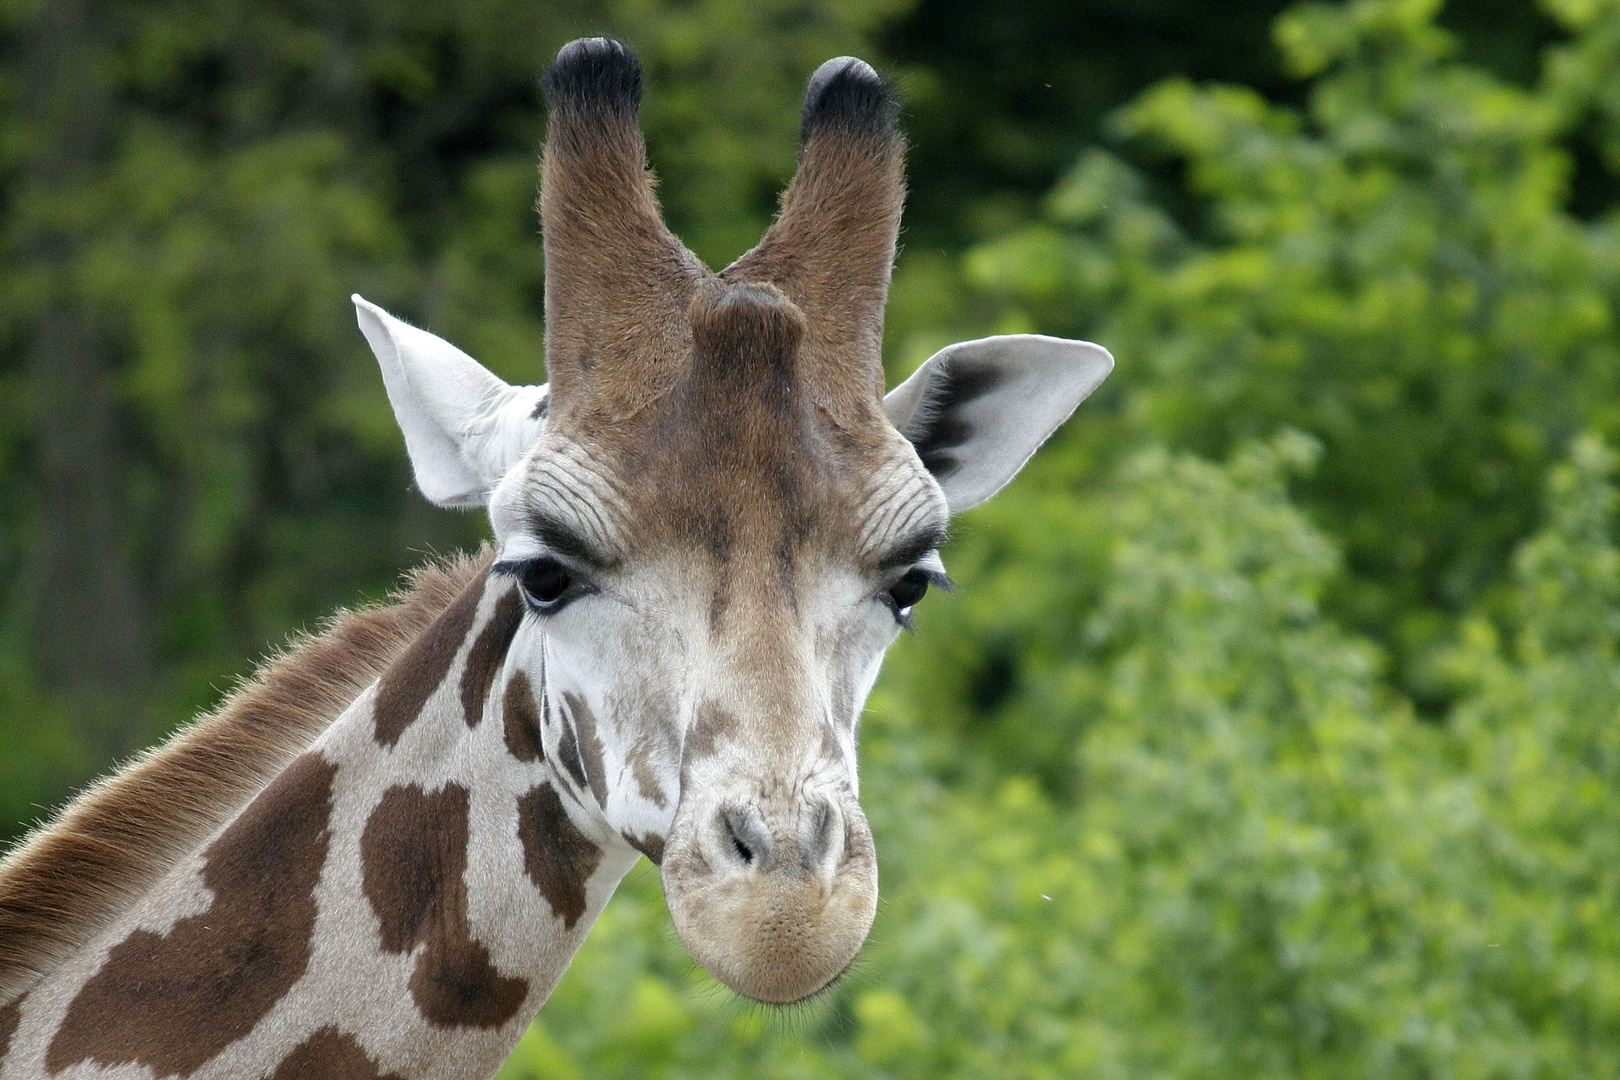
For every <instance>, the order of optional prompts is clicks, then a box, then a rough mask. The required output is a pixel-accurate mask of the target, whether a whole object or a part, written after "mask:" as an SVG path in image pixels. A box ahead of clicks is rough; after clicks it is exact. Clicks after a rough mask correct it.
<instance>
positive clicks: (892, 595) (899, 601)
mask: <svg viewBox="0 0 1620 1080" xmlns="http://www.w3.org/2000/svg"><path fill="white" fill-rule="evenodd" d="M927 592H928V572H927V571H926V570H923V569H921V568H920V567H913V568H912V569H910V570H907V571H906V574H905V576H904V577H902V578H901V579H900V580H899V581H897V582H895V583H894V584H893V585H890V586H889V591H888V593H887V596H888V598H889V599H890V600H891V601H892V602H893V603H894V609H895V611H897V612H900V611H904V610H906V609H907V608H909V607H911V606H912V605H913V604H915V603H916V602H917V601H919V600H921V599H922V598H923V596H925V595H926V594H927Z"/></svg>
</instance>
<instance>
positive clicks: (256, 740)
mask: <svg viewBox="0 0 1620 1080" xmlns="http://www.w3.org/2000/svg"><path fill="white" fill-rule="evenodd" d="M489 562H490V554H489V553H488V552H487V551H486V552H484V553H482V554H481V555H479V556H476V557H472V556H458V557H455V558H452V559H449V560H446V561H445V562H443V563H440V564H434V565H429V566H425V567H422V568H420V569H418V570H416V571H415V572H414V573H413V574H412V576H411V580H410V582H409V584H408V585H407V587H406V588H404V589H403V590H401V591H400V592H399V593H397V594H396V595H394V596H392V597H390V601H391V602H389V603H387V604H383V605H377V606H374V607H368V608H362V609H360V610H357V611H346V612H341V613H339V614H338V615H336V616H334V617H333V618H332V619H330V620H329V621H328V622H327V624H326V625H325V626H324V627H323V628H322V629H321V631H320V632H318V633H316V634H313V635H310V636H307V637H305V638H303V639H302V640H300V641H296V642H294V643H293V644H292V645H290V646H289V647H288V648H287V649H285V650H284V651H282V652H281V653H280V654H279V655H277V656H275V657H273V658H271V659H270V660H267V661H266V662H265V663H264V664H262V665H260V667H259V669H258V671H257V672H256V673H255V674H254V676H253V677H252V678H251V679H250V680H249V681H247V682H246V683H244V684H243V685H242V686H241V687H239V688H238V689H237V690H236V691H235V692H234V693H232V694H231V695H230V697H228V698H227V699H226V700H225V702H224V703H223V704H222V705H220V707H219V708H218V709H216V710H214V711H213V712H212V713H209V714H207V715H206V716H204V717H202V718H201V719H200V720H198V721H197V722H196V723H194V724H192V725H190V726H188V727H186V728H183V729H182V730H180V731H179V732H177V733H176V734H175V735H174V736H173V737H172V738H170V739H169V740H168V741H167V742H166V743H164V744H163V745H161V746H159V747H156V748H154V749H152V750H149V751H147V752H146V753H144V754H142V755H141V756H140V757H139V758H137V759H136V760H135V761H134V762H133V763H131V764H130V765H129V766H127V767H125V768H123V769H121V770H119V771H118V772H117V773H115V774H113V775H112V776H110V777H108V778H106V779H104V780H101V781H100V782H98V783H97V784H95V785H94V786H92V787H91V788H89V789H88V790H86V791H85V792H84V793H83V794H81V795H80V796H79V797H78V798H76V799H74V800H73V801H72V802H71V803H69V804H68V805H67V806H66V807H64V808H63V809H62V810H61V811H59V812H58V813H57V814H56V815H55V817H54V818H53V819H52V820H51V821H50V822H48V823H47V824H45V825H43V826H41V827H39V828H38V829H35V830H34V831H33V832H32V833H31V834H29V835H28V836H27V837H26V838H24V839H23V840H22V841H21V842H20V843H19V844H18V845H17V847H16V848H14V849H13V850H12V851H11V852H10V854H8V855H7V856H6V857H5V859H4V860H0V1004H3V1003H6V1002H10V1001H12V1000H14V999H15V998H17V997H18V996H19V995H21V994H22V993H23V992H24V991H25V990H27V989H28V987H29V986H30V985H32V984H33V983H34V982H35V981H36V980H37V979H38V978H39V977H40V976H41V975H43V974H45V973H46V972H48V971H50V970H52V969H53V968H55V967H56V966H57V965H59V964H61V963H62V962H63V961H65V960H66V959H67V958H68V957H69V956H70V955H72V953H73V952H74V951H75V950H77V949H79V948H81V947H82V946H83V945H84V944H85V943H86V942H88V941H89V940H90V939H91V938H92V937H94V936H95V934H96V933H97V932H98V931H99V930H100V929H101V928H102V927H104V926H106V925H107V923H108V922H109V921H111V920H112V919H113V918H115V917H116V916H117V915H118V914H119V913H120V912H122V911H123V910H125V909H126V908H127V907H128V906H129V904H130V903H131V902H133V901H134V899H135V898H136V897H138V896H140V895H141V894H142V893H143V892H145V891H146V890H148V889H150V888H151V887H152V886H153V885H154V884H156V882H157V881H158V879H159V878H160V877H162V875H163V874H164V873H166V872H167V871H168V869H169V868H170V867H172V866H173V865H174V864H175V863H176V862H178V861H179V860H180V859H182V858H184V857H185V856H186V855H188V854H189V853H191V852H192V851H194V850H195V849H196V848H197V846H198V845H199V844H201V843H202V842H203V841H204V840H205V839H206V838H207V837H208V836H209V835H211V834H212V833H213V832H214V831H215V830H216V829H218V828H219V827H220V826H221V825H223V824H224V823H225V822H226V821H227V820H229V819H230V818H231V817H232V816H234V815H235V814H236V813H237V812H238V811H239V810H240V809H241V808H242V807H243V806H245V805H246V804H247V803H248V801H249V800H250V799H251V798H252V797H253V796H254V795H255V794H256V793H258V791H259V790H260V789H262V788H263V787H264V785H265V784H267V783H269V782H270V780H271V779H272V778H273V777H274V776H275V775H276V774H277V773H279V772H280V771H281V770H282V769H283V768H285V767H286V766H287V764H288V763H289V762H290V761H292V759H293V758H294V757H296V756H297V755H298V754H299V753H301V752H302V751H303V750H304V749H305V748H306V747H307V746H308V745H309V744H310V743H311V742H313V741H314V740H315V739H316V738H317V737H318V736H319V735H320V734H321V732H323V731H325V730H326V728H327V727H328V726H330V725H331V723H332V721H333V720H335V719H337V717H338V716H339V715H340V714H341V713H342V712H343V710H344V709H345V708H347V707H348V706H349V704H350V703H351V702H353V701H354V699H355V698H356V697H358V696H359V694H360V692H361V691H363V690H364V689H365V688H366V687H367V686H369V685H371V683H372V682H373V681H374V680H375V679H376V678H377V677H378V676H379V675H381V674H382V672H383V670H384V669H385V668H386V667H387V666H388V665H389V663H390V662H392V661H393V660H394V658H395V657H397V656H399V654H400V653H401V652H403V651H404V649H405V647H406V646H407V645H408V644H410V642H411V641H412V640H413V639H415V638H416V637H417V636H418V635H419V634H420V633H421V632H422V631H423V630H425V629H426V628H427V626H428V624H429V623H431V622H432V621H433V620H434V619H435V618H436V617H437V616H438V615H439V613H440V612H442V611H443V610H444V609H445V608H446V607H448V606H449V605H450V602H451V601H452V600H454V599H455V598H456V596H457V595H458V594H459V593H460V592H461V591H462V589H463V588H465V587H466V585H467V584H468V583H469V582H471V581H472V579H473V578H474V577H476V576H477V575H478V574H481V573H483V572H484V571H485V570H486V568H487V567H488V565H489Z"/></svg>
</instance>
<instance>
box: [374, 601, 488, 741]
mask: <svg viewBox="0 0 1620 1080" xmlns="http://www.w3.org/2000/svg"><path fill="white" fill-rule="evenodd" d="M483 596H484V578H483V577H479V578H477V579H476V580H474V581H472V582H470V583H469V584H468V585H467V587H466V588H465V589H463V590H462V591H461V595H460V596H458V597H456V602H455V603H453V604H451V605H450V606H449V607H448V608H446V609H445V610H444V612H443V614H441V615H440V616H439V617H438V618H437V619H434V620H433V625H431V626H429V627H428V628H427V631H426V632H425V633H424V634H422V635H421V636H420V637H418V638H417V639H416V640H415V641H413V642H411V647H410V648H409V649H406V650H405V654H404V655H403V656H401V657H400V658H399V659H398V660H396V661H394V663H392V664H391V665H389V667H388V670H387V671H385V672H383V677H382V679H381V680H380V681H379V682H378V684H377V702H376V705H375V706H373V710H372V712H373V716H374V717H375V720H376V730H377V743H378V745H380V746H385V747H392V746H393V745H394V744H395V743H397V742H399V737H400V736H401V735H403V734H405V729H406V728H408V727H410V726H411V724H413V723H415V722H416V718H417V717H418V716H419V715H421V712H422V706H424V705H426V704H427V699H428V698H429V697H431V696H432V694H433V691H435V690H437V689H438V688H439V686H440V685H441V684H442V683H443V682H444V678H445V676H446V675H448V674H450V665H451V664H452V663H453V662H454V661H455V658H456V652H457V650H459V649H460V648H461V643H462V642H463V641H465V640H467V634H468V632H469V631H471V630H472V625H473V618H474V617H475V616H476V615H477V614H478V601H479V600H481V599H483Z"/></svg>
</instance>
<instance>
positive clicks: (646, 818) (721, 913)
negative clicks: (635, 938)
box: [356, 38, 1112, 1002]
mask: <svg viewBox="0 0 1620 1080" xmlns="http://www.w3.org/2000/svg"><path fill="white" fill-rule="evenodd" d="M545 90H546V96H547V100H548V104H549V107H550V130H549V135H548V141H547V145H546V150H545V156H544V166H543V175H542V185H541V216H542V222H543V226H544V234H545V255H546V362H547V367H548V370H549V373H550V379H551V381H550V383H549V384H548V385H547V386H541V387H512V386H508V385H506V384H504V383H502V382H501V381H499V380H498V379H496V378H495V377H494V376H493V375H491V374H490V373H489V372H487V371H486V370H484V369H483V368H482V367H480V366H479V365H478V364H477V363H476V362H474V361H473V360H472V359H471V358H469V357H468V356H466V355H465V354H463V353H461V352H460V351H459V350H457V349H455V348H454V347H453V346H451V345H449V344H447V343H446V342H444V341H442V340H440V339H438V338H436V337H434V336H433V335H431V334H428V333H426V332H425V331H422V330H418V329H415V328H413V327H410V326H407V325H405V324H404V323H402V322H400V321H398V320H396V319H394V318H392V317H391V316H389V315H388V314H387V313H385V312H383V311H382V310H381V309H379V308H376V307H374V306H372V305H370V304H368V303H366V302H365V301H363V300H360V299H359V298H358V297H357V298H356V304H357V306H358V308H359V312H360V322H361V326H362V329H363V330H364V331H365V333H366V336H367V338H368V339H369V341H370V342H371V345H372V347H373V349H374V350H375V351H376V353H377V356H378V358H379V360H380V362H381V364H382V368H383V374H384V377H385V382H386V384H387V387H388V394H389V398H390V400H391V401H392V403H393V406H394V409H395V413H396V415H397V417H398V419H399V422H400V425H401V427H402V428H403V430H404V434H405V439H406V444H407V447H408V449H409V451H410V455H411V460H412V463H413V466H414V468H415V472H416V478H417V482H418V485H419V486H420V487H421V489H422V491H423V492H424V493H425V494H426V495H427V496H428V497H429V498H430V499H432V500H433V501H434V502H437V503H439V504H440V505H445V506H467V507H472V506H482V507H485V508H487V510H488V512H489V515H490V520H491V523H492V525H493V528H494V531H495V535H496V539H497V542H498V544H499V547H500V559H499V562H498V563H497V564H496V567H495V570H494V571H493V572H494V573H497V574H502V575H507V576H509V577H510V578H511V579H513V580H514V581H515V582H516V584H517V586H518V587H519V588H520V589H521V591H522V595H523V597H524V600H525V602H526V604H527V608H528V614H527V616H526V617H525V619H524V622H523V624H522V627H521V628H520V630H519V631H518V633H517V636H516V637H515V638H514V640H513V643H512V646H511V650H510V653H509V654H508V658H507V661H506V665H505V668H504V670H503V672H502V674H501V676H500V679H501V680H502V685H500V686H498V687H497V688H496V693H494V694H492V695H491V697H492V700H494V701H496V702H499V703H500V705H501V707H502V708H503V709H504V711H505V721H504V722H505V723H506V725H507V727H508V730H509V731H510V730H519V731H520V732H521V729H522V728H523V726H524V725H525V724H527V725H529V726H531V727H533V728H536V729H538V739H537V740H531V745H534V746H535V750H534V751H533V752H534V753H536V754H538V753H543V754H544V755H545V757H546V758H547V760H548V761H549V762H550V763H551V765H552V767H553V769H554V771H555V773H556V775H557V777H558V780H559V782H560V785H561V787H562V789H563V791H564V793H565V795H566V796H567V798H568V801H569V802H570V803H571V813H572V814H573V816H574V817H575V818H576V819H578V820H582V821H584V822H585V824H586V825H588V826H590V827H592V828H594V830H595V832H596V834H597V835H600V836H610V837H613V838H614V842H617V838H620V837H622V838H623V841H624V842H626V843H629V844H631V845H633V846H634V847H637V848H639V849H640V850H641V851H643V852H645V853H646V854H647V855H648V856H649V857H650V858H652V859H653V860H654V861H655V862H658V863H659V864H660V866H661V868H662V875H663V883H664V889H665V895H666V897H667V899H668V903H669V908H670V913H671V915H672V917H673V919H674V923H675V927H676V930H677V932H678V933H679V934H680V936H681V938H682V940H683V941H684V942H685V944H686V945H687V947H688V948H689V949H690V950H691V952H692V954H693V956H694V957H695V958H696V959H697V960H698V961H699V962H700V963H702V964H703V965H704V966H705V967H706V968H708V969H709V971H711V972H712V973H713V974H714V975H716V976H717V977H719V978H720V979H721V980H722V981H724V982H725V983H727V984H728V985H729V986H731V987H732V988H733V989H734V990H736V991H737V992H739V993H741V994H744V995H747V996H749V997H752V998H755V999H758V1000H762V1001H768V1002H788V1001H793V1000H796V999H799V998H802V997H805V996H806V995H808V994H811V993H814V992H815V991H817V990H819V989H821V988H822V987H824V986H826V985H827V984H828V983H829V982H830V981H832V980H833V979H835V978H836V977H837V976H838V975H840V974H841V973H842V972H843V971H844V970H846V969H847V968H848V967H849V965H850V964H851V963H852V962H853V960H854V958H855V956H856V954H857V953H858V951H859V949H860V947H861V944H862V942H863V941H864V940H865V937H866V933H867V930H868V929H869V927H870V925H871V922H872V916H873V913H874V911H875V907H876V901H877V864H876V860H875V858H874V853H873V845H872V836H871V832H870V830H869V829H868V827H867V823H866V819H865V817H864V816H863V815H862V813H861V809H860V805H859V803H858V801H857V798H856V796H857V773H856V762H855V748H856V736H857V731H858V728H859V720H860V711H861V708H862V704H863V703H864V701H865V699H866V696H867V693H868V691H869V690H870V689H871V686H872V683H873V680H874V679H875V678H876V677H877V672H878V666H879V664H880V663H881V661H882V657H883V654H884V651H885V650H886V649H887V648H888V646H889V645H890V644H891V643H892V642H893V641H894V639H895V637H896V635H897V633H898V632H899V630H900V629H901V628H902V627H906V626H909V625H910V622H911V615H912V608H913V606H914V605H915V604H916V603H917V602H918V601H919V600H920V599H921V598H922V596H923V594H924V593H925V592H926V591H927V589H928V588H929V587H930V586H931V585H944V584H946V583H947V578H946V577H945V568H944V566H943V564H942V563H941V561H940V556H939V550H938V549H939V546H940V544H941V542H942V541H943V539H944V537H945V532H946V526H947V523H948V521H949V518H950V515H951V514H953V513H955V512H958V511H961V510H964V509H966V508H968V507H970V506H973V505H975V504H977V503H979V502H981V501H982V500H984V499H985V498H988V497H989V496H990V495H991V494H993V493H994V492H995V491H996V490H997V489H998V488H1000V487H1001V486H1002V485H1003V484H1004V483H1006V482H1007V480H1009V479H1010V478H1011V477H1012V475H1013V474H1014V473H1016V472H1017V471H1018V469H1019V468H1020V467H1021V466H1022V465H1023V463H1024V462H1025V461H1026V460H1027V459H1028V458H1029V456H1030V455H1031V454H1032V453H1033V452H1034V450H1035V448H1036V447H1037V446H1038V445H1039V444H1040V443H1041V442H1042V441H1043V440H1044V439H1045V438H1046V437H1047V436H1048V435H1050V434H1051V432H1052V431H1053V430H1054V429H1055V428H1056V427H1057V426H1058V425H1059V424H1061V423H1062V422H1063V421H1064V419H1066V418H1067V417H1068V415H1069V414H1070V413H1071V412H1072V411H1073V410H1074V408H1075V407H1076V406H1077V405H1078V404H1079V403H1080V401H1081V400H1082V399H1084V398H1085V396H1086V395H1087V394H1088V393H1090V392H1091V390H1092V389H1093V388H1095V387H1096V385H1097V384H1098V383H1100V382H1101V381H1102V379H1103V378H1104V376H1105V375H1107V373H1108V371H1109V370H1110V369H1111V367H1112V360H1111V359H1110V357H1109V356H1108V354H1107V353H1106V352H1105V351H1104V350H1102V349H1100V348H1098V347H1097V346H1094V345H1088V344H1085V343H1081V342H1069V341H1060V340H1057V339H1053V338H1045V337H1039V336H1034V335H1024V336H1016V337H1004V338H989V339H985V340H982V341H975V342H967V343H964V344H961V345H955V346H952V347H950V348H948V349H946V350H944V351H943V352H941V353H939V354H937V355H936V356H934V357H933V358H931V359H930V360H928V361H927V362H926V363H925V364H924V365H923V366H922V367H921V368H920V369H919V370H918V371H917V373H916V374H915V375H913V376H912V377H911V378H910V379H908V380H907V381H906V382H905V383H904V384H902V385H901V386H899V387H898V388H896V389H895V390H894V391H892V392H891V393H889V394H888V395H887V396H886V397H885V396H884V393H883V375H882V367H881V364H880V357H879V348H880V343H881V337H882V320H883V302H884V297H885V293H886V291H887V288H888V282H889V272H890V266H891V264H892V262H893V259H894V253H895V239H896V234H897V231H898V227H899V219H900V206H901V201H902V195H903V182H902V176H901V167H902V152H903V140H902V139H901V136H900V134H899V132H898V129H897V124H896V113H897V106H896V103H895V100H894V98H893V97H892V95H891V93H890V91H889V89H888V88H887V86H886V85H885V84H884V82H883V81H882V80H881V79H880V78H879V77H878V76H877V74H876V73H875V72H874V71H873V70H872V69H871V68H870V67H868V66H867V65H866V64H864V63H862V62H861V61H859V60H854V59H850V58H842V59H838V60H832V61H829V62H828V63H826V64H824V65H822V67H821V68H820V70H818V71H817V72H816V73H815V75H814V76H813V77H812V78H811V80H810V84H809V88H808V90H807V92H806V96H805V104H804V114H803V125H802V129H801V134H800V142H801V146H800V156H799V167H798V172H797V175H796V176H795V178H794V180H793V183H792V185H791V186H790V187H789V189H788V191H787V194H786V195H785V196H784V198H783V202H782V209H781V213H780V215H779V217H778V219H777V221H776V223H775V224H774V225H773V226H772V227H771V229H770V231H769V232H768V233H767V234H766V236H765V238H764V239H763V240H762V241H761V243H760V244H759V246H757V247H756V248H754V249H753V250H752V251H750V252H749V253H748V254H746V255H744V256H743V257H742V258H741V259H739V260H738V261H737V262H736V263H734V264H733V265H732V266H730V267H729V268H727V269H726V270H724V271H722V272H721V273H719V274H714V273H711V272H710V271H709V270H707V269H706V268H705V267H704V266H703V265H702V264H701V263H700V262H699V261H698V260H697V259H696V258H694V257H693V256H692V255H691V253H690V252H688V251H687V250H686V248H685V247H683V246H682V245H681V243H680V241H678V240H677V239H676V238H675V237H674V236H673V235H671V233H670V232H669V231H668V230H667V229H666V228H665V226H664V224H663V221H662V219H661V217H660V214H659V211H658V207H657V204H656V202H655V201H654V198H653V194H652V186H651V183H650V181H649V178H648V175H647V172H646V166H645V148H644V145H643V142H642V137H641V134H640V131H639V129H638V127H637V123H636V111H637V106H638V104H639V100H640V94H641V79H640V69H639V66H638V64H637V62H636V59H635V57H634V55H633V54H632V53H631V52H630V51H629V50H628V49H627V48H625V47H624V46H623V45H621V44H619V43H617V42H613V41H609V40H606V39H600V38H598V39H591V40H584V41H576V42H574V43H573V44H571V45H568V46H567V47H565V48H564V49H563V50H562V52H561V53H559V55H558V58H557V62H556V64H555V65H554V66H553V67H552V68H551V70H550V71H549V72H548V74H547V75H546V78H545ZM525 718H527V719H525ZM522 743H523V739H522V737H521V735H520V737H519V738H517V740H516V743H515V744H514V745H518V744H522Z"/></svg>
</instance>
